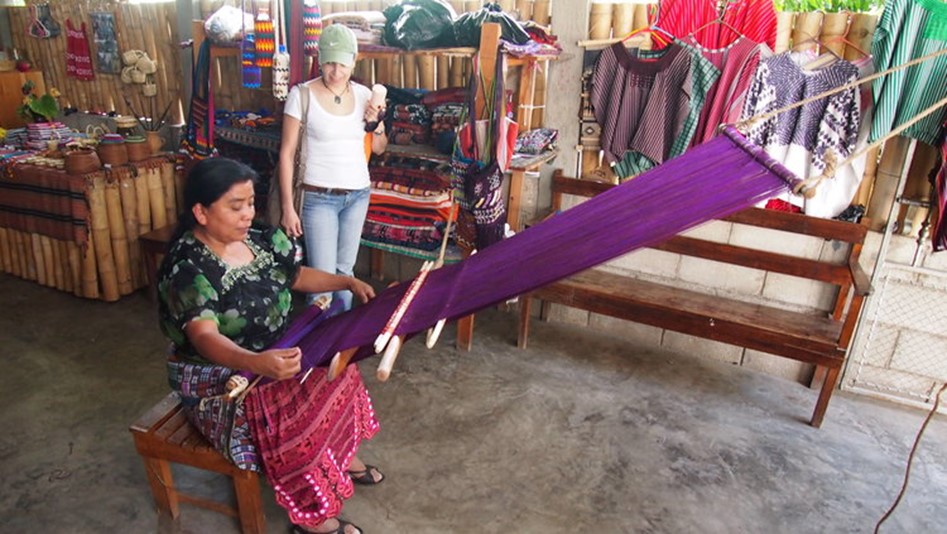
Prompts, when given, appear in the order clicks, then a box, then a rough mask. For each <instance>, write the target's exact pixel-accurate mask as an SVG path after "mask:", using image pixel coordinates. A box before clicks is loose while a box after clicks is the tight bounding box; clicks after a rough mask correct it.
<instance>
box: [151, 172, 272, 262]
mask: <svg viewBox="0 0 947 534" xmlns="http://www.w3.org/2000/svg"><path fill="white" fill-rule="evenodd" d="M247 181H250V182H253V184H254V185H256V183H257V182H258V181H259V175H258V174H257V172H256V171H255V170H253V169H252V168H250V167H249V166H247V165H245V164H243V163H240V162H239V161H236V160H232V159H229V158H208V159H205V160H201V161H200V162H198V163H197V164H196V165H194V167H192V168H191V172H189V173H188V175H187V180H185V182H184V206H182V211H181V214H180V215H179V216H178V227H177V228H176V229H175V231H174V237H173V238H172V239H171V241H170V243H169V244H173V243H174V242H175V241H177V240H178V238H179V237H181V236H182V235H184V232H187V231H188V230H193V229H194V227H195V226H197V220H196V219H194V211H193V210H192V209H191V208H193V207H194V206H196V205H198V204H200V205H202V206H210V205H211V204H213V203H214V202H217V200H218V199H220V197H222V196H224V194H225V193H226V192H227V191H230V188H231V187H233V186H234V185H236V184H240V183H244V182H247Z"/></svg>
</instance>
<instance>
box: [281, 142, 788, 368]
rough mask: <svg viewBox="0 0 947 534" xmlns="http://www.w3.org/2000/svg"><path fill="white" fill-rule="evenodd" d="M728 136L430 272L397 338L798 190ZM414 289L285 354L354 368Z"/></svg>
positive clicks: (312, 335) (328, 322)
mask: <svg viewBox="0 0 947 534" xmlns="http://www.w3.org/2000/svg"><path fill="white" fill-rule="evenodd" d="M722 133H723V135H719V136H717V137H715V138H713V139H711V140H710V141H707V142H706V143H703V144H701V145H699V146H697V147H694V148H692V149H690V150H688V151H687V152H685V153H684V154H682V155H681V156H679V157H677V158H674V159H671V160H669V161H667V162H665V163H663V164H662V165H659V166H657V167H654V168H653V169H651V170H649V171H648V172H646V173H643V174H641V175H640V176H638V177H636V178H634V179H632V180H629V181H627V182H625V183H624V184H622V185H620V186H617V187H614V188H612V189H610V190H608V191H606V192H604V193H601V194H599V195H597V196H595V197H594V198H591V199H589V200H587V201H585V202H583V203H581V204H579V205H577V206H576V207H574V208H571V209H569V210H566V211H564V212H562V213H561V214H559V215H556V216H555V217H552V218H550V219H549V220H547V221H544V222H543V223H542V224H538V225H536V226H533V227H531V228H529V229H527V230H525V231H523V232H520V233H519V234H517V235H515V236H513V237H512V238H510V239H506V240H504V241H501V242H499V243H497V244H495V245H492V246H490V247H489V248H486V249H484V250H482V251H479V252H477V254H475V255H473V256H470V257H468V258H466V259H465V260H464V261H462V262H459V263H454V264H451V265H447V266H445V267H443V268H440V269H436V270H434V271H431V272H430V273H429V274H428V276H427V280H426V281H425V283H424V285H423V286H422V287H421V288H420V290H419V291H418V294H417V295H416V296H415V298H414V301H413V302H412V304H411V306H410V308H409V309H408V310H407V311H406V312H405V314H404V317H403V318H402V320H401V323H400V325H399V326H398V328H397V329H396V331H395V333H396V334H397V335H408V336H410V335H413V334H416V333H418V332H421V331H423V330H425V329H427V328H429V327H431V326H432V325H434V323H435V322H437V321H438V320H439V319H443V318H446V319H448V320H455V319H458V318H460V317H464V316H467V315H469V314H471V313H474V312H476V311H478V310H481V309H484V308H487V307H489V306H492V305H494V304H497V303H500V302H503V301H506V300H508V299H510V298H513V297H515V296H517V295H521V294H523V293H528V292H530V291H533V290H535V289H538V288H540V287H542V286H545V285H547V284H550V283H552V282H555V281H557V280H560V279H562V278H566V277H568V276H571V275H573V274H575V273H578V272H580V271H583V270H585V269H588V268H591V267H594V266H596V265H599V264H600V263H604V262H606V261H608V260H611V259H613V258H615V257H618V256H621V255H623V254H626V253H628V252H631V251H633V250H636V249H639V248H642V247H646V246H649V245H654V244H657V243H659V242H661V241H664V240H666V239H668V238H670V237H673V236H675V235H677V234H679V233H681V232H684V231H686V230H688V229H690V228H692V227H694V226H697V225H698V224H700V223H703V222H705V221H709V220H712V219H719V218H722V217H725V216H727V215H730V214H732V213H735V212H737V211H740V210H742V209H745V208H748V207H751V206H753V205H755V204H757V203H759V202H760V201H763V200H766V199H768V198H771V197H773V196H775V195H776V194H779V193H782V192H784V191H786V190H787V189H789V188H790V187H791V186H792V185H795V183H798V181H799V179H798V178H797V177H795V175H793V174H792V172H791V171H789V170H788V169H786V168H785V167H783V166H782V165H780V164H779V163H778V162H776V161H775V160H773V159H772V158H770V157H769V156H768V155H767V154H766V153H765V152H764V151H763V150H762V149H760V148H759V147H757V146H755V145H752V144H750V143H749V142H747V141H746V139H745V138H744V137H743V135H741V134H740V133H739V132H737V131H736V130H735V129H733V128H732V127H728V128H725V129H724V130H723V132H722ZM409 285H410V284H409V283H402V284H399V285H397V286H394V287H391V288H388V289H385V290H384V291H382V292H380V293H379V294H378V296H377V297H376V298H375V299H373V300H372V301H371V302H369V303H368V304H366V305H363V306H358V307H356V308H354V309H352V310H351V311H349V312H347V313H343V314H341V315H336V316H334V317H331V318H328V319H325V320H321V319H320V320H315V321H314V320H313V318H312V317H309V314H306V315H304V316H303V317H301V318H300V319H297V321H296V322H294V323H293V324H292V325H291V326H290V328H289V330H288V331H287V333H286V335H285V336H284V337H283V338H282V339H281V340H280V341H279V342H278V343H277V344H276V346H278V347H290V346H294V345H298V346H299V347H300V348H301V349H302V351H303V369H308V368H309V367H312V366H319V365H327V364H328V363H329V361H330V360H331V359H332V357H333V356H334V355H335V353H336V352H339V351H342V350H345V349H349V348H351V347H361V348H360V349H359V350H358V352H357V353H356V354H355V356H354V357H353V358H352V361H357V360H360V359H363V358H366V357H368V356H371V355H372V354H374V351H373V350H372V344H373V342H374V340H375V337H376V336H377V335H378V333H379V332H381V331H382V329H383V328H384V327H385V324H386V323H387V321H388V318H389V317H390V316H391V314H392V313H393V312H394V310H395V308H396V307H397V306H398V303H399V302H400V301H401V296H402V295H403V294H404V292H405V291H406V290H407V289H408V286H409ZM306 317H309V319H306ZM304 321H308V323H305V324H301V323H304Z"/></svg>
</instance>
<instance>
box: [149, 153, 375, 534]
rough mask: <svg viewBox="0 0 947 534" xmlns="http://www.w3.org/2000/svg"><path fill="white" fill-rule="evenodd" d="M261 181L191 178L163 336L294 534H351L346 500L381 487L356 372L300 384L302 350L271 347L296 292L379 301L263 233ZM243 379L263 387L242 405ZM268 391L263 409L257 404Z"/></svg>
mask: <svg viewBox="0 0 947 534" xmlns="http://www.w3.org/2000/svg"><path fill="white" fill-rule="evenodd" d="M256 179H257V175H256V172H255V171H253V170H252V169H251V168H249V167H247V166H246V165H244V164H242V163H239V162H236V161H233V160H229V159H224V158H212V159H206V160H203V161H201V162H200V163H198V164H197V165H196V166H195V167H194V168H193V169H192V171H191V172H190V174H189V175H188V178H187V182H186V184H185V186H184V212H183V213H182V214H181V217H180V222H179V225H178V229H177V231H176V233H175V236H174V238H173V239H172V241H171V245H170V247H169V250H168V253H167V255H166V256H165V259H164V262H163V263H162V265H161V269H160V272H159V275H158V294H159V300H160V302H159V319H160V324H161V329H162V331H163V332H164V333H165V335H166V336H167V337H168V338H169V339H170V340H171V342H172V344H173V345H172V346H173V350H172V351H171V354H170V356H169V358H168V377H169V382H170V384H171V387H172V388H173V389H174V390H175V391H177V392H178V393H179V395H180V396H181V401H182V404H183V405H184V407H185V413H186V414H187V417H188V419H189V420H190V422H191V423H192V424H194V425H195V426H196V427H197V428H198V429H199V430H200V431H201V433H202V434H203V435H204V436H205V437H206V438H207V439H208V440H209V441H210V442H211V443H212V444H213V445H214V446H215V447H216V448H217V449H218V450H219V451H221V452H222V453H223V454H224V455H225V456H226V457H227V458H229V459H231V460H232V461H233V462H234V463H235V464H236V465H237V466H238V467H240V468H242V469H250V470H255V471H263V472H264V474H265V475H266V476H267V478H268V480H269V481H270V483H271V484H272V485H273V489H274V492H275V494H276V498H277V500H278V502H279V503H280V505H282V506H283V507H284V508H286V509H287V511H288V513H289V517H290V521H291V522H292V523H293V530H294V532H337V533H347V534H355V533H358V532H360V530H359V529H358V528H357V527H355V526H354V525H353V524H351V523H349V522H347V521H343V520H341V519H340V518H339V517H338V516H339V514H340V512H341V509H342V504H343V500H344V499H346V498H348V497H351V495H352V493H353V486H352V484H353V482H354V483H362V484H377V483H379V482H381V481H382V479H383V478H384V477H383V476H382V474H381V472H380V471H378V469H377V468H374V467H373V466H367V465H365V464H364V463H363V462H362V461H361V460H360V459H359V458H358V456H356V453H357V452H358V448H359V444H360V443H361V441H362V440H365V439H369V438H371V437H372V436H374V435H375V434H376V433H377V432H378V422H377V421H376V419H375V413H374V410H373V409H372V403H371V399H370V398H369V396H368V392H367V391H366V390H365V386H364V384H363V383H362V379H361V375H360V374H359V371H358V368H357V367H356V366H355V365H349V366H347V368H346V369H345V371H344V372H343V373H342V374H341V376H340V377H339V378H337V379H335V380H333V381H331V382H330V381H329V380H328V377H327V370H326V368H324V367H321V368H316V369H312V370H311V371H309V372H307V373H304V374H303V375H302V376H301V377H299V376H298V375H299V373H300V369H301V359H302V352H301V350H300V349H299V347H296V346H289V347H287V348H273V347H274V346H278V347H284V346H285V345H279V344H276V342H277V341H279V340H280V338H281V336H283V334H284V332H285V331H286V330H287V327H288V325H289V317H290V315H291V311H292V298H291V291H301V292H306V293H313V292H321V291H335V290H343V289H348V290H351V291H352V293H353V294H354V295H355V296H357V297H358V298H359V299H360V300H361V301H362V302H367V301H368V300H369V299H371V298H373V297H374V291H373V289H372V288H371V286H369V285H368V284H366V283H364V282H362V281H360V280H357V279H356V278H354V277H348V276H341V275H334V274H329V273H325V272H322V271H317V270H315V269H312V268H309V267H305V266H301V265H300V260H299V259H297V257H296V254H295V252H296V247H295V246H294V243H293V242H292V241H291V240H290V239H289V238H288V237H287V236H286V234H284V233H283V231H282V230H279V229H275V228H269V227H260V226H257V225H256V224H255V223H254V221H253V219H254V215H255V211H254V207H253V206H254V193H253V191H254V184H255V182H256ZM237 376H243V377H246V376H251V377H253V376H257V377H261V378H264V379H266V380H268V381H267V382H266V383H265V384H261V385H257V386H256V387H252V388H251V389H249V391H248V392H244V393H241V394H240V395H235V394H232V393H230V392H228V381H230V382H233V381H234V377H237ZM257 382H259V380H255V381H254V384H256V383H257ZM263 389H265V390H266V391H267V395H266V402H265V403H264V402H263V401H262V399H258V398H257V395H256V392H258V391H260V390H263ZM274 400H276V401H277V402H274ZM260 422H262V423H260ZM255 423H260V424H255Z"/></svg>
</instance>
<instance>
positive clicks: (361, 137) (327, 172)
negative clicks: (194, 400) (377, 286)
mask: <svg viewBox="0 0 947 534" xmlns="http://www.w3.org/2000/svg"><path fill="white" fill-rule="evenodd" d="M357 55H358V44H357V42H356V40H355V33H354V32H353V31H352V30H351V29H349V28H348V27H346V26H344V25H342V24H332V25H330V26H329V27H327V28H325V29H324V30H323V31H322V35H321V36H320V37H319V66H320V67H321V70H322V76H321V77H319V78H316V79H314V80H310V81H308V82H305V83H302V84H299V85H297V86H296V87H293V88H292V89H291V90H290V92H289V97H288V98H287V99H286V106H285V108H284V110H283V138H282V144H281V145H280V156H279V181H280V184H279V185H280V203H281V206H282V213H283V216H282V220H280V225H281V226H282V227H283V229H284V230H286V233H287V234H288V235H289V236H290V237H298V236H300V235H301V236H302V237H303V244H304V246H305V251H306V260H307V263H308V264H309V266H310V267H313V268H315V269H318V270H320V271H325V272H327V273H331V274H340V275H344V276H351V275H352V270H353V269H354V267H355V260H356V257H357V256H358V246H359V242H360V240H361V237H362V226H363V225H364V224H365V216H366V215H367V213H368V199H369V185H370V180H369V176H368V161H367V158H366V156H365V124H366V123H369V122H375V121H378V126H376V128H375V130H374V131H373V135H372V142H371V144H372V152H374V153H376V154H381V153H382V152H384V150H385V148H386V147H387V146H388V138H387V136H386V135H385V124H384V122H383V121H381V120H380V119H381V117H382V111H383V109H382V108H380V107H376V106H374V105H372V104H371V103H370V102H369V100H370V98H371V90H370V89H369V88H368V87H365V86H364V85H361V84H358V83H355V82H353V81H352V80H351V77H352V69H353V67H354V66H355V58H356V56H357ZM300 91H309V113H308V116H307V117H306V132H305V138H304V139H300V135H299V121H300V119H301V118H302V114H303V112H304V110H303V109H302V105H301V104H302V103H301V98H300ZM301 142H302V143H306V145H305V146H306V161H305V169H306V171H305V175H304V176H303V178H302V182H303V193H304V194H303V207H302V213H296V209H295V206H294V205H293V191H292V182H293V173H294V172H295V170H296V169H294V168H293V159H294V157H295V154H296V149H297V147H298V145H299V143H301ZM318 296H319V295H311V297H310V300H315V299H316V298H318ZM332 296H333V298H338V299H341V300H342V302H343V303H344V305H345V306H344V307H345V309H346V310H348V309H350V308H351V307H352V293H351V292H350V291H336V292H334V293H333V295H332Z"/></svg>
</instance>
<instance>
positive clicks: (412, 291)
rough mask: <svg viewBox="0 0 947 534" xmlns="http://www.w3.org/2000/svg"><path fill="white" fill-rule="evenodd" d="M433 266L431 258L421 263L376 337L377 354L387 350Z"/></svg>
mask: <svg viewBox="0 0 947 534" xmlns="http://www.w3.org/2000/svg"><path fill="white" fill-rule="evenodd" d="M433 266H434V262H433V261H430V260H429V261H426V262H424V264H422V265H421V270H420V271H418V276H417V277H415V279H414V280H412V281H411V285H410V286H408V290H407V291H406V292H405V294H404V296H402V297H401V302H399V303H398V307H397V308H395V311H394V313H392V314H391V317H390V318H388V324H386V325H385V328H384V329H382V331H381V333H380V334H378V337H377V338H375V354H378V353H379V352H381V351H383V350H385V346H386V345H388V341H389V340H391V336H392V335H394V333H395V329H396V328H398V323H400V322H401V318H402V317H404V312H406V311H407V310H408V306H410V305H411V301H412V300H414V297H415V296H416V295H417V294H418V290H420V289H421V285H422V284H423V283H424V279H425V278H427V273H428V272H430V270H431V268H432V267H433Z"/></svg>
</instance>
